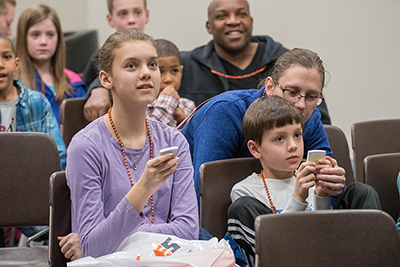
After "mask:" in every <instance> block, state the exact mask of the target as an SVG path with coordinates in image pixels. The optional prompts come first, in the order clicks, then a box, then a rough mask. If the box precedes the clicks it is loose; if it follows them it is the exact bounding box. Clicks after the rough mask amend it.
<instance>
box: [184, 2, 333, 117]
mask: <svg viewBox="0 0 400 267" xmlns="http://www.w3.org/2000/svg"><path fill="white" fill-rule="evenodd" d="M206 29H207V32H208V33H209V34H211V35H212V36H213V40H211V41H210V42H209V43H208V44H207V45H204V46H201V47H198V48H195V49H194V50H192V51H190V52H181V61H182V65H183V66H184V72H183V76H182V83H181V88H180V89H179V94H180V96H181V97H185V98H188V99H191V100H193V101H194V102H195V103H196V105H199V104H200V103H201V102H203V101H205V100H207V99H209V98H211V97H213V96H215V95H218V94H220V93H223V92H226V91H229V90H237V89H248V88H256V87H257V84H258V83H259V82H260V81H261V80H263V79H264V78H266V77H268V76H269V75H270V73H271V71H272V68H273V66H274V64H275V61H276V60H277V59H278V57H279V56H281V55H282V54H283V53H285V52H287V51H288V49H286V48H285V47H283V46H282V45H281V44H280V43H278V42H275V41H274V40H273V39H272V38H271V37H269V36H252V32H253V18H252V17H251V15H250V6H249V3H248V2H247V1H246V0H213V1H212V2H211V3H210V5H209V6H208V20H207V22H206ZM318 109H319V110H320V112H321V115H322V118H321V121H322V123H324V124H330V118H329V113H328V110H327V107H326V104H325V103H324V102H323V103H322V104H321V105H320V106H319V107H318Z"/></svg>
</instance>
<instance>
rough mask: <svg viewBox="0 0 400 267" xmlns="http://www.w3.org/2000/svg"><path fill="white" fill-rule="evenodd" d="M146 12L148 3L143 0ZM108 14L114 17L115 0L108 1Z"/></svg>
mask: <svg viewBox="0 0 400 267" xmlns="http://www.w3.org/2000/svg"><path fill="white" fill-rule="evenodd" d="M143 6H144V10H147V1H146V0H143ZM107 7H108V12H109V13H110V14H111V15H112V12H113V10H114V0H107Z"/></svg>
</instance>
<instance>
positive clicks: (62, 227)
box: [49, 171, 71, 267]
mask: <svg viewBox="0 0 400 267" xmlns="http://www.w3.org/2000/svg"><path fill="white" fill-rule="evenodd" d="M69 233H71V199H70V190H69V187H68V185H67V178H66V176H65V171H59V172H55V173H53V174H52V175H51V177H50V234H49V264H50V266H56V267H58V266H67V262H68V260H67V259H66V258H65V257H64V254H63V253H62V252H61V248H60V246H59V245H58V243H59V241H58V239H57V237H58V236H65V235H68V234H69Z"/></svg>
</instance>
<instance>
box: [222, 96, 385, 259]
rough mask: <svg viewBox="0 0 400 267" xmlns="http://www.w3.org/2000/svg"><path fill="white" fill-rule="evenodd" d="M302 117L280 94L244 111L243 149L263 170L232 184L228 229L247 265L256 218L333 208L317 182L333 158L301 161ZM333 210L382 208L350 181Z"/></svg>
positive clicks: (369, 190)
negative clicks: (269, 214) (257, 160)
mask: <svg viewBox="0 0 400 267" xmlns="http://www.w3.org/2000/svg"><path fill="white" fill-rule="evenodd" d="M302 121H303V116H302V114H301V113H300V111H299V109H298V108H297V107H296V106H294V105H293V104H292V103H291V102H289V101H288V100H286V99H284V98H282V97H279V96H268V97H262V98H259V99H257V100H256V101H254V102H253V103H252V104H251V105H250V106H249V108H248V110H247V111H246V114H245V115H244V118H243V124H242V128H243V134H244V136H245V138H246V140H247V147H248V148H249V151H250V153H251V154H252V155H253V156H254V157H255V158H256V159H259V160H260V163H261V165H262V167H263V170H262V171H261V173H260V174H256V173H253V174H252V175H250V176H249V177H247V178H246V179H244V180H242V181H241V182H239V183H237V184H236V185H234V187H233V188H232V191H231V200H232V203H233V204H232V205H231V206H230V207H229V211H228V218H229V219H228V232H229V233H230V234H231V236H232V238H233V239H234V240H235V241H236V243H237V244H238V245H239V247H240V250H241V252H242V254H243V255H244V257H245V259H246V261H247V263H248V264H249V266H253V264H254V220H255V218H256V217H257V216H259V215H262V214H268V213H284V212H294V211H312V210H326V209H332V206H331V199H330V198H331V196H330V195H329V191H328V190H327V188H326V187H324V186H322V184H320V181H319V175H320V174H319V170H321V169H323V168H333V166H336V165H337V164H336V161H335V160H334V159H332V158H331V157H329V156H327V157H325V158H324V159H320V160H319V161H318V163H317V164H316V163H315V162H313V161H308V162H303V163H301V161H302V158H303V151H304V143H303V137H302V134H303V122H302ZM300 163H301V164H300ZM299 165H300V167H299ZM298 167H299V168H298ZM297 168H298V169H297ZM334 208H337V209H361V208H362V209H380V208H381V207H380V203H379V197H378V194H377V193H376V192H375V190H374V189H373V188H372V187H370V186H368V185H365V184H361V183H353V184H351V185H350V186H349V187H348V188H347V190H346V191H345V192H344V193H343V194H342V196H341V199H340V200H339V204H338V206H337V207H334ZM327 230H329V229H327Z"/></svg>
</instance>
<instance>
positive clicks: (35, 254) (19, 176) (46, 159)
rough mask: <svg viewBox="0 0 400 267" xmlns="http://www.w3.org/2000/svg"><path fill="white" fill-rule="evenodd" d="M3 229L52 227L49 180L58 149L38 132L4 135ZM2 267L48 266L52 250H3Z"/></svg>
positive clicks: (0, 166) (0, 143) (0, 168)
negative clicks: (50, 224)
mask: <svg viewBox="0 0 400 267" xmlns="http://www.w3.org/2000/svg"><path fill="white" fill-rule="evenodd" d="M0 148H1V149H0V214H1V215H0V227H12V226H17V227H18V226H32V225H49V177H50V175H51V174H52V173H53V172H55V171H59V170H60V169H61V167H60V157H59V154H58V150H57V145H56V143H55V141H54V140H53V138H52V137H50V136H49V135H47V134H44V133H38V132H10V133H8V132H7V133H0ZM0 266H48V247H47V246H38V247H29V248H28V247H24V248H19V247H13V248H0Z"/></svg>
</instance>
